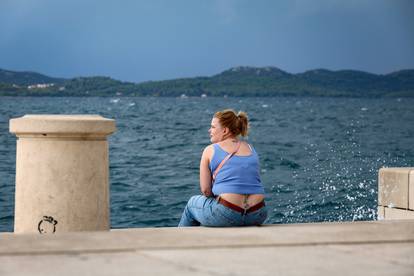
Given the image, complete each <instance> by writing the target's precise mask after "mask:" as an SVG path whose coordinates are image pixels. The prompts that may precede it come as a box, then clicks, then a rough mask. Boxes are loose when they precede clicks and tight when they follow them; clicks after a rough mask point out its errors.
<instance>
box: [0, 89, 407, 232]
mask: <svg viewBox="0 0 414 276" xmlns="http://www.w3.org/2000/svg"><path fill="white" fill-rule="evenodd" d="M225 108H233V109H235V110H237V111H238V110H243V111H245V112H247V113H248V116H249V118H250V133H249V136H248V137H247V138H246V139H247V141H248V142H249V143H250V144H251V145H252V146H253V147H254V148H255V149H256V151H257V152H258V154H259V159H260V173H261V180H262V183H263V185H264V187H265V191H266V203H267V207H268V210H269V217H268V219H267V221H266V223H268V224H287V223H309V222H333V221H359V220H376V219H377V197H378V183H377V182H378V180H377V179H378V170H379V169H380V168H382V167H407V166H411V167H413V166H414V147H413V142H414V140H413V137H414V99H406V98H379V99H365V98H318V97H274V98H233V97H223V98H222V97H204V98H199V97H197V98H195V97H194V98H193V97H183V98H181V97H180V98H158V97H112V98H110V97H82V98H81V97H0V231H1V232H11V231H13V221H14V192H15V162H16V137H15V136H14V135H13V134H10V133H9V120H10V119H11V118H16V117H21V116H23V115H25V114H99V115H101V116H103V117H106V118H111V119H114V120H116V125H117V131H116V132H115V133H114V134H113V135H111V136H110V137H109V145H110V146H109V148H110V152H109V158H110V192H111V194H110V209H111V210H110V213H111V227H112V228H131V227H175V226H177V224H178V221H179V219H180V216H181V213H182V211H183V209H184V206H185V204H186V202H187V200H188V199H189V198H190V197H191V196H192V195H197V194H200V189H199V181H198V178H199V175H198V174H199V161H200V156H201V153H202V151H203V149H204V148H205V147H206V146H207V145H208V144H209V143H210V140H209V135H208V129H209V126H210V122H211V119H212V116H213V114H214V113H215V112H216V111H218V110H222V109H225ZM74 204H75V202H74Z"/></svg>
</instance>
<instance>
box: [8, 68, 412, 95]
mask: <svg viewBox="0 0 414 276" xmlns="http://www.w3.org/2000/svg"><path fill="white" fill-rule="evenodd" d="M182 95H184V96H183V97H202V96H204V97H225V96H228V97H278V96H283V97H286V96H299V97H303V96H309V97H355V98H376V97H392V98H406V97H414V70H401V71H397V72H393V73H390V74H386V75H376V74H371V73H367V72H362V71H355V70H339V71H330V70H326V69H316V70H310V71H306V72H304V73H298V74H291V73H288V72H285V71H283V70H280V69H278V68H276V67H249V66H241V67H234V68H230V69H228V70H226V71H223V72H221V73H220V74H217V75H214V76H211V77H194V78H181V79H173V80H164V81H148V82H142V83H131V82H122V81H118V80H115V79H112V78H110V77H77V78H72V79H62V78H53V77H49V76H46V75H42V74H39V73H36V72H14V71H7V70H1V69H0V96H34V97H39V96H40V97H41V96H49V97H73V96H75V97H91V96H92V97H94V96H97V97H101V96H104V97H125V96H133V97H136V96H143V97H148V96H152V97H181V96H182Z"/></svg>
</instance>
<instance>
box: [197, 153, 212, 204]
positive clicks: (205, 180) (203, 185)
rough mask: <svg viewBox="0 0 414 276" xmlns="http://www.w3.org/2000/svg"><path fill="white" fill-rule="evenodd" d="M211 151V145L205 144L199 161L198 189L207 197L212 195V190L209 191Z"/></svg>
mask: <svg viewBox="0 0 414 276" xmlns="http://www.w3.org/2000/svg"><path fill="white" fill-rule="evenodd" d="M213 151H214V149H213V146H212V145H210V146H207V147H206V148H205V149H204V151H203V155H202V156H201V161H200V189H201V193H202V194H203V195H205V196H207V197H210V196H213V192H212V191H211V189H212V187H211V172H210V167H209V164H210V160H211V156H212V155H213Z"/></svg>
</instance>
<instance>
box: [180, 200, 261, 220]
mask: <svg viewBox="0 0 414 276" xmlns="http://www.w3.org/2000/svg"><path fill="white" fill-rule="evenodd" d="M266 218H267V209H266V207H262V208H260V209H259V210H256V211H254V212H251V213H247V214H244V215H243V214H242V213H239V212H237V211H234V210H232V209H230V208H228V207H226V206H223V205H221V204H219V203H218V202H217V200H216V199H215V198H213V197H206V196H203V195H197V196H193V197H191V198H190V200H189V201H188V203H187V206H185V209H184V212H183V214H182V216H181V220H180V223H179V224H178V227H185V226H200V225H202V226H218V227H225V226H248V225H260V224H263V222H264V221H265V220H266Z"/></svg>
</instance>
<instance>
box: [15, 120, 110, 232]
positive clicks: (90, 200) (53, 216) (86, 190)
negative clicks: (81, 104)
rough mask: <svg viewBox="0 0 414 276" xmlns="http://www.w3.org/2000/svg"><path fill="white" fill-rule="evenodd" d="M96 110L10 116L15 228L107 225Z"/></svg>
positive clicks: (105, 166) (102, 138) (105, 174)
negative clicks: (13, 142) (14, 138)
mask: <svg viewBox="0 0 414 276" xmlns="http://www.w3.org/2000/svg"><path fill="white" fill-rule="evenodd" d="M115 130H116V127H115V121H114V120H110V119H105V118H103V117H101V116H98V115H26V116H23V117H21V118H16V119H11V120H10V132H11V133H14V134H16V136H17V137H18V140H17V148H16V195H15V218H14V232H15V233H31V232H32V233H42V234H44V233H55V232H56V233H60V232H70V231H97V230H109V228H110V220H109V158H108V142H107V139H106V138H107V136H108V135H110V134H111V133H113V132H115Z"/></svg>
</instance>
